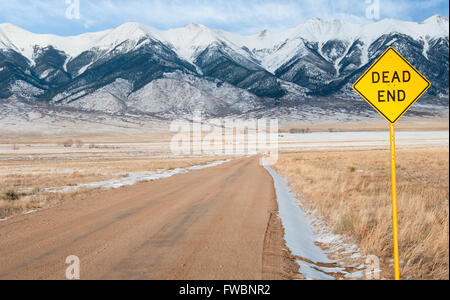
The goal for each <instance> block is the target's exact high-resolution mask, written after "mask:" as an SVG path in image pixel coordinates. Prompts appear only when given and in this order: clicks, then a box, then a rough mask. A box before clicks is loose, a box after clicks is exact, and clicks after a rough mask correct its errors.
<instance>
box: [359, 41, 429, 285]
mask: <svg viewBox="0 0 450 300" xmlns="http://www.w3.org/2000/svg"><path fill="white" fill-rule="evenodd" d="M430 86H431V83H430V82H429V81H428V80H427V79H426V78H425V77H424V76H423V75H422V74H420V73H419V71H417V70H416V69H415V68H414V67H413V66H412V65H411V64H410V63H409V62H408V61H407V60H406V59H405V58H404V57H403V56H401V55H400V53H398V52H397V51H396V50H395V49H394V48H392V47H390V48H388V49H387V50H386V51H385V52H384V53H383V54H382V55H381V56H380V57H379V58H378V59H377V61H376V62H375V63H374V64H373V65H372V66H371V67H370V68H369V69H368V70H367V71H366V72H365V73H364V74H363V75H362V76H361V78H359V79H358V81H357V82H356V83H355V84H354V85H353V89H354V90H355V91H356V92H357V93H358V94H359V95H360V96H361V97H363V98H364V100H366V101H367V102H368V103H369V104H370V105H371V106H372V107H373V108H374V109H375V110H376V111H378V112H379V113H380V114H381V115H382V116H383V117H384V118H385V119H386V120H387V121H388V122H389V123H390V144H391V176H392V220H393V233H394V264H395V279H396V280H399V279H400V263H399V252H398V225H397V178H396V164H395V123H396V122H397V121H398V120H399V119H400V118H401V117H402V116H403V115H404V114H405V113H406V112H407V111H408V110H409V109H410V108H411V106H412V105H413V104H414V103H415V102H416V101H417V100H418V99H419V98H420V97H421V96H422V95H423V94H424V93H425V92H426V91H427V90H428V89H429V88H430Z"/></svg>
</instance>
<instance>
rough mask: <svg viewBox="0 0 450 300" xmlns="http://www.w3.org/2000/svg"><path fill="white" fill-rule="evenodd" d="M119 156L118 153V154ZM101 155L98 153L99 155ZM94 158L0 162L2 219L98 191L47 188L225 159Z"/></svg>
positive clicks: (86, 155)
mask: <svg viewBox="0 0 450 300" xmlns="http://www.w3.org/2000/svg"><path fill="white" fill-rule="evenodd" d="M116 154H117V153H116ZM96 155H98V153H96ZM110 156H111V154H108V155H105V157H106V158H98V156H97V157H96V159H92V158H89V153H83V156H80V154H79V153H69V154H67V153H66V154H64V155H61V156H60V157H56V158H55V157H46V154H45V153H42V155H33V156H31V159H27V160H24V159H23V158H21V157H18V158H13V159H8V160H0V219H3V218H5V217H10V216H13V215H16V214H20V213H24V212H28V211H30V210H34V209H42V208H47V207H51V206H54V205H57V204H59V203H61V202H62V201H66V200H70V199H74V198H78V197H86V196H88V194H89V193H93V192H95V190H96V189H95V188H81V189H77V190H74V191H63V192H58V193H55V192H49V191H48V190H46V189H52V188H54V189H57V188H62V187H71V186H76V185H77V184H82V183H90V182H99V181H105V180H111V179H118V178H121V177H126V176H127V175H128V173H134V172H147V171H155V170H161V169H164V170H173V169H176V168H186V167H190V166H194V165H204V164H208V163H211V162H213V161H217V160H224V159H227V158H224V157H216V158H214V157H199V158H157V157H155V158H139V157H133V156H127V155H126V154H118V155H117V157H116V158H107V157H110Z"/></svg>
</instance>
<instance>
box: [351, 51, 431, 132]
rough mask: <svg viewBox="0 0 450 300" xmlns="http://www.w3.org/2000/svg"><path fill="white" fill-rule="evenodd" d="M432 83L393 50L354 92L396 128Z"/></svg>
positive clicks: (373, 67)
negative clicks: (398, 122) (397, 123)
mask: <svg viewBox="0 0 450 300" xmlns="http://www.w3.org/2000/svg"><path fill="white" fill-rule="evenodd" d="M430 86H431V83H430V82H429V81H428V80H427V79H426V78H425V77H424V76H423V75H422V74H420V73H419V71H417V70H416V69H415V68H414V67H413V66H412V65H411V64H410V63H409V62H408V61H407V60H406V59H405V58H404V57H403V56H401V55H400V53H398V52H397V51H396V50H395V49H394V48H392V47H390V48H388V49H387V50H386V51H385V52H384V53H383V54H382V55H381V56H380V58H378V59H377V61H376V62H375V63H374V64H373V65H372V66H371V67H370V68H369V69H368V70H367V71H366V72H365V73H364V74H363V75H362V76H361V78H359V79H358V81H357V82H356V83H355V84H354V85H353V89H354V90H355V91H356V92H357V93H358V94H359V95H360V96H361V97H363V98H364V99H365V100H366V101H367V102H368V103H369V104H370V105H371V106H372V107H373V108H374V109H375V110H377V111H378V112H379V113H380V114H381V115H382V116H383V117H384V118H386V120H388V121H389V122H390V123H391V124H395V123H396V122H397V121H398V120H399V119H400V118H401V117H402V116H403V115H404V114H405V113H406V112H407V111H408V109H410V108H411V106H412V105H413V104H414V103H415V102H416V101H417V100H418V99H419V98H420V97H421V96H422V95H423V94H424V93H425V92H426V91H427V90H428V89H429V88H430Z"/></svg>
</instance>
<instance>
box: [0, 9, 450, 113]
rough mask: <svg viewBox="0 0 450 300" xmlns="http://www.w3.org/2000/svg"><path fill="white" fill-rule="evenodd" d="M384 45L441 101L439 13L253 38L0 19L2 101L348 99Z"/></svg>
mask: <svg viewBox="0 0 450 300" xmlns="http://www.w3.org/2000/svg"><path fill="white" fill-rule="evenodd" d="M389 46H393V47H395V48H396V49H397V50H398V51H400V53H402V54H403V55H404V56H405V57H406V58H407V59H408V60H409V61H411V63H412V64H413V65H414V66H416V67H417V69H419V71H421V72H422V73H423V74H424V75H425V76H426V77H428V79H430V81H431V82H432V88H431V89H430V91H429V92H428V94H427V97H428V99H429V100H426V101H428V102H427V103H431V104H435V103H439V104H444V105H447V106H448V84H449V71H448V70H449V52H448V51H449V29H448V19H446V18H444V17H441V16H433V17H431V18H429V19H427V20H425V21H424V22H422V23H414V22H402V21H396V20H382V21H380V22H376V23H370V24H363V25H357V24H350V23H346V22H343V21H339V20H320V19H311V20H309V21H307V22H306V23H304V24H302V25H300V26H298V27H296V28H293V29H290V30H287V31H284V32H280V33H272V32H269V31H263V32H261V33H260V34H257V35H251V36H245V35H239V34H235V33H230V32H226V31H222V30H213V29H210V28H208V27H206V26H203V25H198V24H190V25H188V26H186V27H183V28H178V29H171V30H167V31H161V30H157V29H155V28H152V27H149V26H145V25H142V24H137V23H126V24H124V25H121V26H119V27H117V28H114V29H110V30H106V31H102V32H96V33H86V34H82V35H79V36H73V37H60V36H55V35H41V34H34V33H31V32H28V31H25V30H23V29H21V28H19V27H16V26H14V25H11V24H0V101H2V100H1V99H3V101H4V100H5V99H15V100H19V101H25V102H39V103H40V102H44V103H48V104H51V105H55V106H58V105H60V106H63V107H71V108H77V109H80V110H89V111H101V112H108V113H119V114H120V113H125V112H133V113H138V114H139V113H144V114H154V115H165V116H167V115H178V114H182V113H186V112H190V111H192V110H194V109H202V110H204V111H205V112H207V113H209V114H211V115H224V114H243V113H249V112H252V111H259V110H264V109H271V110H273V109H274V108H276V107H279V106H298V105H301V104H302V103H305V101H307V102H308V103H309V105H311V103H313V102H314V99H316V98H317V97H327V96H333V98H338V99H341V100H345V99H353V100H355V99H358V97H357V96H356V95H355V93H354V92H353V91H352V90H351V83H353V82H354V81H355V80H356V79H357V77H358V76H360V75H361V74H362V73H363V72H364V71H365V70H366V69H367V68H368V66H369V65H370V64H371V63H372V62H373V61H374V60H375V59H376V58H377V57H378V56H379V55H380V54H381V53H382V52H383V51H384V50H385V49H386V48H387V47H389ZM362 105H363V104H362Z"/></svg>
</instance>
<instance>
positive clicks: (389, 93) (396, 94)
mask: <svg viewBox="0 0 450 300" xmlns="http://www.w3.org/2000/svg"><path fill="white" fill-rule="evenodd" d="M410 81H411V73H410V72H409V71H403V72H398V71H395V72H389V71H385V72H381V73H380V72H372V83H373V84H376V83H380V82H382V83H393V84H395V83H408V82H410ZM405 100H406V92H405V91H404V90H402V89H395V88H394V89H386V90H379V91H378V102H403V101H405Z"/></svg>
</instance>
